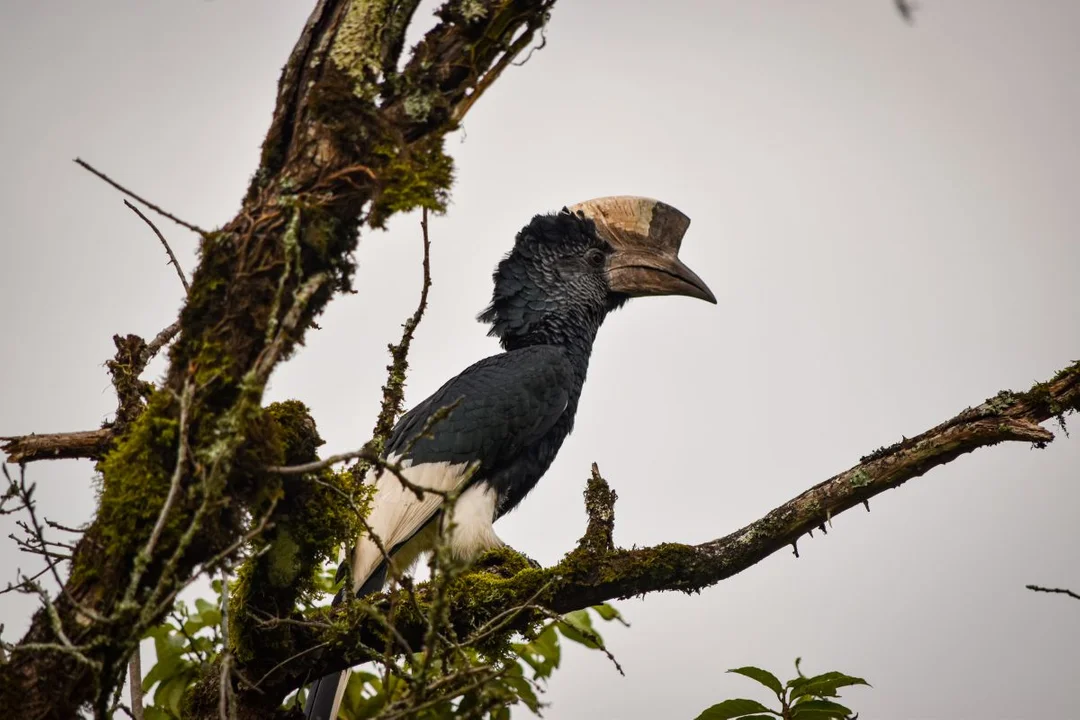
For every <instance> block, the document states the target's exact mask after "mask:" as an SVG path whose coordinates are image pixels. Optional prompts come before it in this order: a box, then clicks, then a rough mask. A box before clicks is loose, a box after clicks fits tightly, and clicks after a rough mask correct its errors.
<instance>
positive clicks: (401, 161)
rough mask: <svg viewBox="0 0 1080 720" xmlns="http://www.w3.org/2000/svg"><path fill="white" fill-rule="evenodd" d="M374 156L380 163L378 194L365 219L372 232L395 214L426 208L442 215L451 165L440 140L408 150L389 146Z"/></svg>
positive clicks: (447, 191) (448, 186)
mask: <svg viewBox="0 0 1080 720" xmlns="http://www.w3.org/2000/svg"><path fill="white" fill-rule="evenodd" d="M374 155H375V156H376V157H377V158H380V159H381V160H383V163H382V164H381V166H380V169H379V171H378V177H379V192H378V193H377V194H376V196H375V198H374V200H373V202H372V206H371V210H370V212H369V215H368V223H369V224H370V225H371V226H372V227H375V228H382V227H384V226H385V223H386V220H387V218H389V217H390V216H391V215H393V214H394V213H397V212H408V211H409V210H414V209H416V208H427V209H428V210H431V211H432V212H439V213H441V212H444V211H445V210H446V203H447V202H448V200H449V193H450V186H451V185H452V184H453V182H454V161H453V159H452V158H451V157H450V156H449V155H447V154H446V152H445V151H444V141H443V137H442V136H441V135H440V136H438V137H432V138H429V139H428V140H425V141H423V142H417V143H414V144H412V145H410V146H409V147H408V148H400V147H398V146H396V145H393V144H388V145H382V146H379V147H376V148H375V150H374Z"/></svg>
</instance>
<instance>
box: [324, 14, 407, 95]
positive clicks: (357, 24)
mask: <svg viewBox="0 0 1080 720" xmlns="http://www.w3.org/2000/svg"><path fill="white" fill-rule="evenodd" d="M392 4H393V3H392V2H391V1H390V0H356V1H355V2H352V3H350V4H349V9H348V11H347V13H346V15H345V18H344V20H342V22H341V25H340V27H339V28H338V31H337V35H336V36H335V37H334V45H333V47H331V48H330V61H331V62H333V63H334V65H335V66H337V68H338V69H339V70H341V71H342V72H343V73H345V74H346V75H347V76H348V77H349V78H350V79H351V80H352V81H353V92H354V93H356V95H357V96H359V97H364V98H367V99H374V98H375V96H376V94H377V92H378V88H377V86H376V84H375V80H376V79H377V78H378V77H379V75H380V74H381V73H382V65H383V58H382V55H383V47H382V42H381V30H382V28H383V27H384V25H385V19H386V16H387V12H388V10H389V9H390V7H391V5H392Z"/></svg>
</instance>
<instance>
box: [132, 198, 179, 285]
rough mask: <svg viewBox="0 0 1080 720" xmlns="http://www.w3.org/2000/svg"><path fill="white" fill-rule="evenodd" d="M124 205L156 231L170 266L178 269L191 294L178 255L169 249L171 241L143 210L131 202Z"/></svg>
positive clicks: (177, 272)
mask: <svg viewBox="0 0 1080 720" xmlns="http://www.w3.org/2000/svg"><path fill="white" fill-rule="evenodd" d="M124 204H125V205H127V206H128V207H129V208H131V211H132V212H134V213H135V214H136V215H138V216H139V217H141V218H142V220H143V222H144V223H146V224H147V225H149V226H150V229H151V230H153V231H154V234H155V235H157V237H158V240H160V241H161V244H162V245H164V246H165V252H166V253H168V255H169V264H170V265H172V266H173V267H174V268H176V274H177V275H178V276H179V277H180V284H181V285H183V286H184V292H185V293H189V292H191V286H190V285H188V281H187V277H186V276H185V275H184V270H183V268H181V267H180V261H179V260H177V259H176V255H175V254H174V253H173V250H172V248H171V247H169V241H168V240H166V239H165V236H164V235H162V234H161V231H160V230H158V229H157V225H155V224H154V223H153V222H152V221H151V220H150V218H148V217H146V215H143V212H142V210H140V209H139V208H137V207H135V206H134V205H132V204H131V202H130V201H129V200H125V201H124Z"/></svg>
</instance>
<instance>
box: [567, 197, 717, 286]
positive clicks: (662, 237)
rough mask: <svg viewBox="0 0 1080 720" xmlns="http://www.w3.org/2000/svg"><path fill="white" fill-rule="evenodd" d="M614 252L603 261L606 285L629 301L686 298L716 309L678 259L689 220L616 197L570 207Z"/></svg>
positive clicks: (666, 208)
mask: <svg viewBox="0 0 1080 720" xmlns="http://www.w3.org/2000/svg"><path fill="white" fill-rule="evenodd" d="M569 210H570V211H571V212H574V213H577V214H580V215H583V216H584V217H587V218H589V219H590V220H592V221H593V223H594V224H595V225H596V232H597V234H599V235H600V236H601V237H602V238H604V239H605V240H607V241H608V242H609V243H610V244H611V246H612V247H613V248H614V249H615V252H614V253H613V254H612V255H611V257H610V259H609V260H608V285H609V287H610V288H611V290H612V291H613V292H618V293H624V294H626V295H629V296H631V297H643V296H648V295H685V296H687V297H692V298H698V299H699V300H705V301H706V302H711V303H713V304H714V305H715V304H716V296H715V295H713V292H712V290H710V289H709V286H708V285H706V284H705V281H704V280H702V279H701V278H700V277H698V276H697V273H695V272H694V271H693V270H691V269H690V268H688V267H687V266H686V265H685V264H684V263H683V262H682V260H680V259H679V247H680V246H681V245H682V239H683V235H685V234H686V229H687V228H688V227H689V226H690V218H689V217H687V216H686V215H684V214H682V213H681V212H679V211H678V210H676V209H675V208H673V207H672V206H670V205H668V204H667V203H663V202H660V201H659V200H653V199H652V198H644V197H633V196H628V195H618V196H613V197H604V198H596V199H595V200H587V201H586V202H582V203H578V204H577V205H572V206H571V207H570V208H569Z"/></svg>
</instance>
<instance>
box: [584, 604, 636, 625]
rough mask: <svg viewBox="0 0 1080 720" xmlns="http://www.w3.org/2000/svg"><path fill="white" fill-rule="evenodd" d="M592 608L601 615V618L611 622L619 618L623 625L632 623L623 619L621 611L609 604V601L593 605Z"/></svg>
mask: <svg viewBox="0 0 1080 720" xmlns="http://www.w3.org/2000/svg"><path fill="white" fill-rule="evenodd" d="M592 610H593V612H595V613H596V614H597V615H599V616H600V619H601V620H606V621H607V622H611V621H612V620H618V621H619V622H621V623H622V624H623V625H626V626H629V625H630V623H628V622H626V620H624V619H623V616H622V613H620V612H619V611H618V610H616V609H615V608H614V607H612V606H611V605H608V604H607V603H601V604H599V605H593V606H592Z"/></svg>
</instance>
